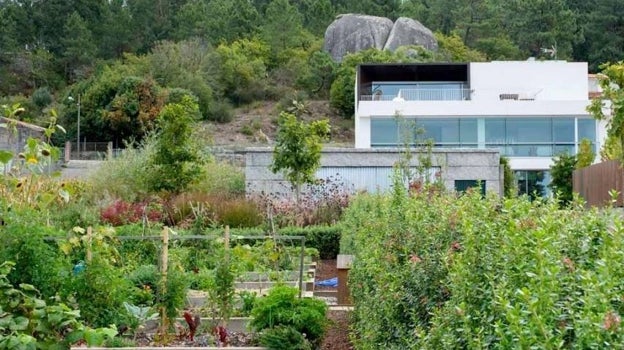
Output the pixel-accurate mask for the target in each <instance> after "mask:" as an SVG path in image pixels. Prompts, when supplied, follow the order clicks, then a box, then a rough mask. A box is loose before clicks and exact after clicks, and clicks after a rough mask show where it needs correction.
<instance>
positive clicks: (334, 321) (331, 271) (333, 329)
mask: <svg viewBox="0 0 624 350" xmlns="http://www.w3.org/2000/svg"><path fill="white" fill-rule="evenodd" d="M336 276H338V275H337V271H336V260H319V261H318V262H317V263H316V277H315V280H316V281H322V280H326V279H330V278H333V277H336ZM314 289H315V290H334V291H335V290H336V288H334V287H323V286H315V287H314ZM350 316H351V315H350V312H349V311H329V312H328V313H327V318H328V319H329V322H330V323H329V327H328V329H327V332H326V333H325V338H323V344H322V347H321V348H322V349H323V350H348V349H353V345H352V344H351V342H350V341H349V319H350Z"/></svg>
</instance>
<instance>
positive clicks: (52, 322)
mask: <svg viewBox="0 0 624 350" xmlns="http://www.w3.org/2000/svg"><path fill="white" fill-rule="evenodd" d="M13 267H14V264H13V263H12V262H4V263H2V264H0V348H3V349H54V348H69V346H70V345H71V344H73V343H75V342H77V341H79V340H82V339H84V340H85V341H86V342H87V344H89V345H101V344H102V343H103V342H104V341H105V340H106V339H107V338H108V339H110V338H113V337H114V336H115V335H116V334H117V331H116V330H115V329H113V328H99V329H90V328H85V327H84V326H83V325H82V324H80V322H78V318H79V317H80V311H78V310H72V309H71V308H69V307H68V306H67V305H65V304H63V303H59V302H57V303H54V304H51V305H48V303H46V301H45V300H43V299H40V298H39V292H38V291H37V289H35V287H33V286H32V285H29V284H24V283H22V284H20V285H19V288H15V287H13V286H12V285H11V283H10V282H9V280H8V279H7V275H8V274H9V272H10V271H11V269H13Z"/></svg>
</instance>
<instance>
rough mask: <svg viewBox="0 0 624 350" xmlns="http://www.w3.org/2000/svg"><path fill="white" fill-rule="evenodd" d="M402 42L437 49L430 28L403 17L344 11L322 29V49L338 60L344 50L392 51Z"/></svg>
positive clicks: (436, 43)
mask: <svg viewBox="0 0 624 350" xmlns="http://www.w3.org/2000/svg"><path fill="white" fill-rule="evenodd" d="M404 45H422V46H423V47H425V48H426V49H428V50H434V51H435V50H437V49H438V42H437V41H436V39H435V37H434V36H433V33H432V32H431V30H429V29H428V28H427V27H425V26H423V25H422V24H421V23H420V22H418V21H416V20H413V19H411V18H406V17H401V18H399V19H398V20H397V21H396V23H392V21H391V20H390V19H388V18H385V17H375V16H367V15H358V14H351V13H350V14H344V15H339V16H338V17H336V20H334V21H333V22H332V24H330V25H329V27H327V30H326V31H325V44H324V49H325V51H327V52H329V54H330V55H331V56H332V57H333V58H334V60H336V61H338V62H340V61H342V58H343V57H344V56H345V55H346V54H348V53H354V52H358V51H362V50H366V49H370V48H376V49H379V50H382V49H385V50H390V51H394V50H396V49H397V48H398V47H400V46H404Z"/></svg>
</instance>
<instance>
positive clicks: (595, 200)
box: [572, 160, 624, 207]
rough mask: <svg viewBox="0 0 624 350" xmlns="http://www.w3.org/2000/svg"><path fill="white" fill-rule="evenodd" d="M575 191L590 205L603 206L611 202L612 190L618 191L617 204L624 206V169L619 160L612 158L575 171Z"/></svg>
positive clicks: (573, 179) (573, 181)
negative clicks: (623, 193)
mask: <svg viewBox="0 0 624 350" xmlns="http://www.w3.org/2000/svg"><path fill="white" fill-rule="evenodd" d="M572 183H573V188H574V192H576V193H579V194H580V195H581V197H583V198H584V199H585V201H586V202H587V205H588V206H597V207H603V206H606V205H608V204H610V202H611V195H610V194H609V192H610V191H617V192H618V196H617V201H616V202H615V204H614V205H615V206H618V207H622V206H624V201H623V198H622V192H624V169H623V168H622V165H621V164H620V162H619V161H617V160H610V161H606V162H602V163H598V164H594V165H591V166H588V167H586V168H583V169H578V170H575V171H574V174H573V176H572Z"/></svg>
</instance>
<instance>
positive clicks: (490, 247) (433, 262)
mask: <svg viewBox="0 0 624 350" xmlns="http://www.w3.org/2000/svg"><path fill="white" fill-rule="evenodd" d="M343 232H344V234H343V242H347V241H349V240H350V243H349V244H348V249H349V250H350V251H351V252H352V253H354V254H355V261H354V264H353V268H352V270H351V273H350V280H349V283H350V285H351V286H352V287H353V288H352V289H351V291H352V298H353V301H354V303H355V310H354V313H353V315H354V323H353V325H354V331H355V334H354V339H355V342H356V344H355V345H356V347H358V348H361V349H372V348H380V347H383V348H392V349H410V348H416V349H458V348H470V349H485V348H531V347H533V348H601V347H603V346H604V344H607V343H608V344H610V345H609V346H610V347H614V348H619V347H622V346H624V335H623V334H622V333H621V332H619V331H617V330H618V329H619V327H620V324H619V323H620V321H619V319H620V315H622V314H623V313H624V308H623V307H622V303H620V302H619V300H620V297H621V295H622V292H623V291H624V282H622V281H624V279H623V278H624V272H623V271H622V269H621V268H619V267H620V266H621V265H622V264H623V263H624V253H622V252H623V249H624V240H623V238H624V224H623V222H622V220H621V219H620V218H619V217H618V216H617V215H615V213H612V212H610V211H607V212H598V211H586V210H585V209H584V208H583V207H582V204H581V203H572V204H571V206H570V208H568V209H565V210H560V209H559V207H558V203H556V202H555V201H549V202H544V201H541V200H535V201H533V202H530V201H528V200H527V199H526V197H525V198H510V199H504V200H502V199H500V198H498V197H496V196H493V197H488V198H485V199H483V198H482V197H481V195H480V194H479V193H476V192H474V193H472V194H466V195H461V196H457V195H456V194H452V193H440V192H433V193H430V192H428V191H421V192H415V193H411V194H410V195H409V196H408V195H406V194H405V192H404V191H403V192H396V193H394V194H393V195H392V196H382V195H378V196H362V197H359V198H358V199H357V200H356V201H355V203H354V204H353V205H352V206H351V207H350V208H349V209H348V210H347V212H346V213H345V218H344V222H343ZM347 238H349V239H347ZM345 248H347V247H345ZM389 329H390V330H392V331H391V332H389V331H388V330H389Z"/></svg>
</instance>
